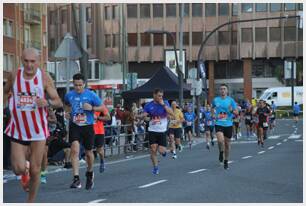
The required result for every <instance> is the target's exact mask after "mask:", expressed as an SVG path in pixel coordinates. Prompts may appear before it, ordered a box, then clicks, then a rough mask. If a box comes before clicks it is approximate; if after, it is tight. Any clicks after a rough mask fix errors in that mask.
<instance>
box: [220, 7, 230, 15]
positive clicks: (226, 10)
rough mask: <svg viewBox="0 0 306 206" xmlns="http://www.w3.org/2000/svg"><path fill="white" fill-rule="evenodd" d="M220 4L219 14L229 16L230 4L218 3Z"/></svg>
mask: <svg viewBox="0 0 306 206" xmlns="http://www.w3.org/2000/svg"><path fill="white" fill-rule="evenodd" d="M218 5H219V16H228V9H229V8H228V5H229V4H218Z"/></svg>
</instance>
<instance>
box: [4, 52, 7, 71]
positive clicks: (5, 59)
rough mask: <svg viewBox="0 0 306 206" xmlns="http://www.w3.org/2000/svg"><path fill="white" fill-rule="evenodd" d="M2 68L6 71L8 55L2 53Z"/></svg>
mask: <svg viewBox="0 0 306 206" xmlns="http://www.w3.org/2000/svg"><path fill="white" fill-rule="evenodd" d="M3 70H4V71H7V70H8V55H7V54H3Z"/></svg>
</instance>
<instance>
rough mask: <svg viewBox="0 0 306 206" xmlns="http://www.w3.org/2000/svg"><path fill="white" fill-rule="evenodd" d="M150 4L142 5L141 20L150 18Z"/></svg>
mask: <svg viewBox="0 0 306 206" xmlns="http://www.w3.org/2000/svg"><path fill="white" fill-rule="evenodd" d="M150 17H151V12H150V4H140V18H150Z"/></svg>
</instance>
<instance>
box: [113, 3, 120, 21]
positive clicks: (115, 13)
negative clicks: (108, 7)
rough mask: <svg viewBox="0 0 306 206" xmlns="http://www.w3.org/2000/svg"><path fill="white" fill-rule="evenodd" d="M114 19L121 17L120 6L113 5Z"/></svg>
mask: <svg viewBox="0 0 306 206" xmlns="http://www.w3.org/2000/svg"><path fill="white" fill-rule="evenodd" d="M113 19H119V6H118V5H114V6H113Z"/></svg>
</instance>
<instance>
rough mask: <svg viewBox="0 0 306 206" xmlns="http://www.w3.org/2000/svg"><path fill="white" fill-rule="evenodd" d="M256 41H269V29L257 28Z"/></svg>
mask: <svg viewBox="0 0 306 206" xmlns="http://www.w3.org/2000/svg"><path fill="white" fill-rule="evenodd" d="M255 41H256V42H266V41H267V28H255Z"/></svg>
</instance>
